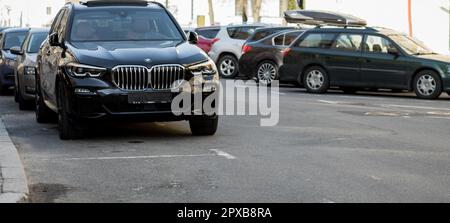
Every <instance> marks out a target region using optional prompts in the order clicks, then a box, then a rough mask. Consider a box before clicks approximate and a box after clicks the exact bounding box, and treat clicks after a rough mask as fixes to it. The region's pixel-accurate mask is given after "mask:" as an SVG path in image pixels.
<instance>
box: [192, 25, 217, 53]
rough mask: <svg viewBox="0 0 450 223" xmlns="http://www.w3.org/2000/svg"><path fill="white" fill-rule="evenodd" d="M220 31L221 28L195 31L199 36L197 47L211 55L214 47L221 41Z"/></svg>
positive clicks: (210, 27) (205, 28) (215, 27)
mask: <svg viewBox="0 0 450 223" xmlns="http://www.w3.org/2000/svg"><path fill="white" fill-rule="evenodd" d="M219 31H220V27H219V26H209V27H202V28H197V29H195V32H196V33H197V34H198V43H197V46H198V47H200V48H201V49H202V50H203V51H205V52H206V53H209V51H211V48H212V47H213V45H214V44H215V43H217V42H218V41H219V40H220V39H219V38H217V34H218V33H219Z"/></svg>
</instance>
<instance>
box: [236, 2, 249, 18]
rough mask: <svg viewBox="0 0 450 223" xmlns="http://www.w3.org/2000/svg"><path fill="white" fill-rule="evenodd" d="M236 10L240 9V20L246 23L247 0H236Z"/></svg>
mask: <svg viewBox="0 0 450 223" xmlns="http://www.w3.org/2000/svg"><path fill="white" fill-rule="evenodd" d="M238 1H239V5H238V7H239V8H238V10H241V13H242V14H241V15H242V22H243V23H246V22H248V16H247V0H238Z"/></svg>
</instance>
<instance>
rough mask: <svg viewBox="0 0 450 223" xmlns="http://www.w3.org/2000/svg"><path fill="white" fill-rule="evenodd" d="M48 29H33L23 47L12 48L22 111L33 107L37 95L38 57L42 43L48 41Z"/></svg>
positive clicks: (18, 97)
mask: <svg viewBox="0 0 450 223" xmlns="http://www.w3.org/2000/svg"><path fill="white" fill-rule="evenodd" d="M48 32H49V30H48V29H31V30H30V31H29V32H28V33H27V35H26V37H25V40H24V43H23V44H22V47H13V48H11V53H13V54H16V55H17V58H16V66H15V68H14V76H15V91H14V92H15V98H16V101H17V102H18V103H19V108H20V110H26V109H30V108H32V107H33V102H34V94H35V85H36V81H35V75H36V57H37V53H38V51H39V48H40V47H41V45H42V43H43V42H44V41H45V39H47V36H48Z"/></svg>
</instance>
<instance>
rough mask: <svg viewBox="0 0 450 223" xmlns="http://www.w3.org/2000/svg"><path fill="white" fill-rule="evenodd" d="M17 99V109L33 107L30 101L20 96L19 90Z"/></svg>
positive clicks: (22, 109)
mask: <svg viewBox="0 0 450 223" xmlns="http://www.w3.org/2000/svg"><path fill="white" fill-rule="evenodd" d="M17 101H18V103H19V109H20V110H21V111H24V110H30V109H31V108H32V107H33V104H32V103H31V102H32V101H27V100H25V99H24V98H23V97H22V93H21V92H20V90H19V91H18V92H17Z"/></svg>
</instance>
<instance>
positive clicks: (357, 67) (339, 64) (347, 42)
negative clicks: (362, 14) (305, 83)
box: [325, 33, 364, 86]
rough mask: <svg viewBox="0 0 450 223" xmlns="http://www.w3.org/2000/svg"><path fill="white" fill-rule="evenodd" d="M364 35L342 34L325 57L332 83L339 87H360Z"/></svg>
mask: <svg viewBox="0 0 450 223" xmlns="http://www.w3.org/2000/svg"><path fill="white" fill-rule="evenodd" d="M363 40H364V35H362V34H354V33H340V34H338V35H337V37H336V39H335V41H334V42H333V44H332V46H331V48H330V50H329V52H328V54H327V55H326V57H325V60H326V68H327V69H328V71H329V73H330V74H329V75H330V82H331V84H332V85H338V86H360V85H361V84H362V83H361V77H360V75H361V73H360V72H361V56H362V50H361V46H362V43H363Z"/></svg>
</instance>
